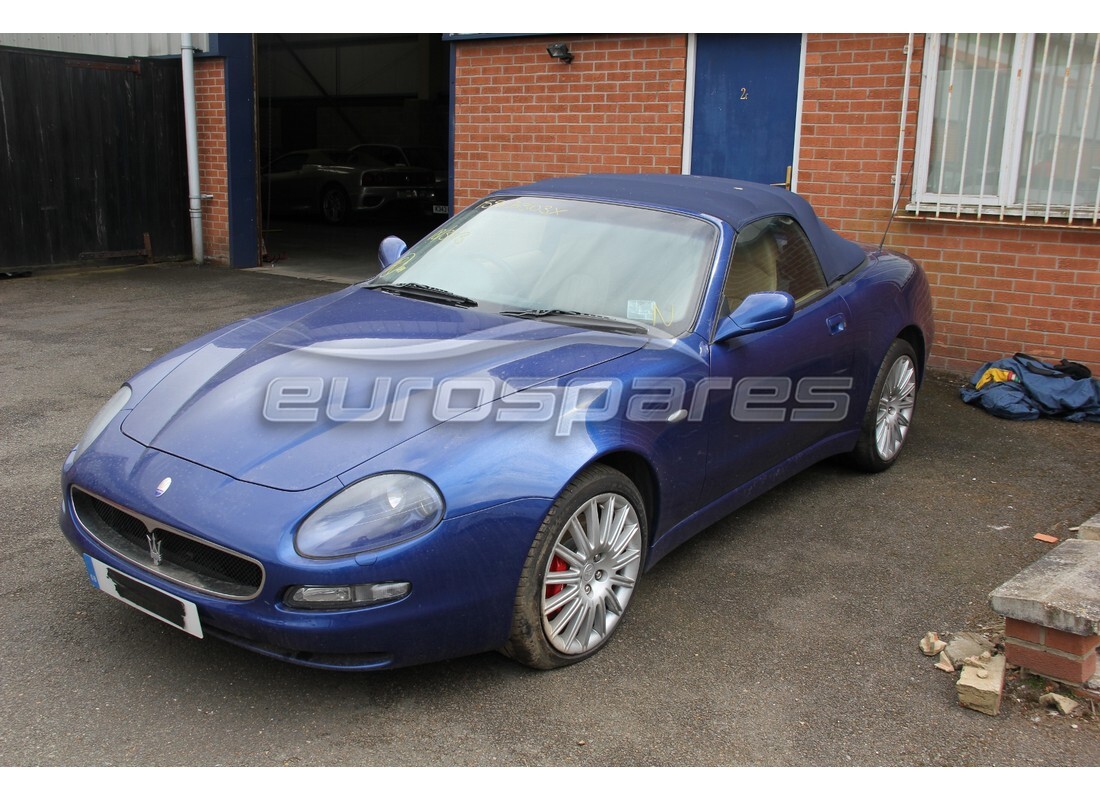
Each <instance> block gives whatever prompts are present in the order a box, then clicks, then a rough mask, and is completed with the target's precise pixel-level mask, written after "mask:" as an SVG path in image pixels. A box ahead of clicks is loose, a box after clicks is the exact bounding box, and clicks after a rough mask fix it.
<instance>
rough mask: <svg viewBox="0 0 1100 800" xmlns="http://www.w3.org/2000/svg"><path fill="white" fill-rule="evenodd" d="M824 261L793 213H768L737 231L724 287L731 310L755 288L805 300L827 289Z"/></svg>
mask: <svg viewBox="0 0 1100 800" xmlns="http://www.w3.org/2000/svg"><path fill="white" fill-rule="evenodd" d="M824 289H825V279H824V277H823V276H822V274H821V265H820V264H819V263H818V260H817V255H816V254H815V253H814V250H813V247H811V246H810V240H809V239H807V238H806V233H805V232H804V231H803V230H802V226H800V225H799V224H798V223H797V222H795V221H794V220H793V219H792V218H791V217H786V216H783V217H767V218H765V219H761V220H757V221H756V222H753V223H751V224H749V225H746V226H745V227H744V228H742V229H741V230H740V231H739V232H738V233H737V239H736V240H735V241H734V245H733V255H732V256H731V257H730V265H729V270H728V271H727V273H726V283H725V286H724V287H723V290H722V296H723V299H724V303H723V306H722V313H723V314H729V313H731V312H733V311H734V310H735V309H736V308H737V306H739V305H741V301H742V300H744V299H745V298H746V297H748V296H749V295H750V294H754V293H756V292H774V291H783V292H789V293H790V294H791V295H792V296H793V297H794V299H795V303H796V304H799V305H801V304H803V303H806V302H808V301H809V300H811V299H812V298H813V297H815V296H816V295H818V294H819V293H821V292H822V291H824Z"/></svg>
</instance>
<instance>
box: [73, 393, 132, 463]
mask: <svg viewBox="0 0 1100 800" xmlns="http://www.w3.org/2000/svg"><path fill="white" fill-rule="evenodd" d="M131 394H133V392H131V391H130V387H129V386H123V387H122V388H121V389H119V390H118V391H117V392H115V396H114V397H112V398H111V399H110V400H108V401H107V403H106V404H105V405H104V406H103V408H101V409H99V413H98V414H96V415H95V416H94V417H92V422H91V424H90V425H88V430H86V431H85V432H84V436H82V437H81V439H80V441H79V442H78V443H77V445H76V449H75V450H74V451H73V460H74V461H75V460H76V459H78V458H80V454H81V453H83V452H84V451H85V450H87V449H88V445H90V444H91V443H92V442H94V441H95V440H96V439H97V438H98V437H99V434H101V433H103V430H104V429H105V428H106V427H107V426H108V425H110V424H111V420H113V419H114V418H115V417H116V416H117V415H118V412H120V411H122V409H124V408H125V407H126V404H127V403H128V402H130V395H131Z"/></svg>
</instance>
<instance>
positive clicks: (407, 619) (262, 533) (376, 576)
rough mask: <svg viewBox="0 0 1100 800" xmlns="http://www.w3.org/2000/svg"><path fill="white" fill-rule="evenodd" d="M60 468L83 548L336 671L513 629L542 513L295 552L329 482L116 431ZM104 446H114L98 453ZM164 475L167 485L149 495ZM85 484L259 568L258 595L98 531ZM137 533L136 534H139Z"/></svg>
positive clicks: (206, 629)
mask: <svg viewBox="0 0 1100 800" xmlns="http://www.w3.org/2000/svg"><path fill="white" fill-rule="evenodd" d="M110 438H111V441H110V446H109V447H108V448H102V447H97V448H94V449H93V450H92V451H89V452H88V453H85V454H84V455H83V456H82V457H81V459H80V460H79V461H78V462H77V463H75V464H72V463H66V468H65V470H64V472H63V475H62V490H63V495H62V496H63V498H64V499H63V502H62V508H61V515H60V525H61V529H62V532H63V533H64V535H65V537H66V538H67V539H68V540H69V542H70V543H71V544H72V545H73V547H74V548H75V549H76V550H77V551H78V552H80V553H82V554H85V555H87V556H90V557H91V558H93V559H95V560H96V561H99V562H101V563H102V564H104V565H106V566H107V567H109V568H110V569H112V570H116V571H117V572H119V573H122V575H123V576H129V577H131V578H135V579H137V580H138V581H141V582H142V583H144V584H148V585H149V586H152V587H154V588H155V589H159V590H160V591H163V592H167V593H169V594H170V595H172V596H174V597H176V598H179V599H181V600H183V601H186V603H193V604H194V605H195V607H196V608H197V613H198V620H199V624H200V625H201V630H202V633H203V634H204V635H211V636H215V637H218V638H222V639H225V640H228V641H230V642H232V643H234V644H237V645H239V646H242V647H245V648H247V649H250V650H253V651H256V652H260V653H263V654H266V655H269V656H272V657H275V658H279V659H282V660H285V661H291V662H295V663H299V664H306V665H309V666H315V667H325V668H329V669H341V670H368V669H381V668H386V667H396V666H403V665H410V664H417V663H424V662H429V661H437V660H441V659H445V658H452V657H457V656H461V655H468V654H472V653H478V652H484V651H486V650H492V649H496V648H499V647H500V646H502V645H503V644H504V643H505V642H506V641H507V638H508V633H509V629H510V625H511V618H512V605H513V601H514V597H515V588H516V583H517V581H518V578H519V573H520V570H521V569H522V566H523V561H524V559H525V558H526V555H527V551H528V549H529V547H530V544H531V541H532V538H533V536H534V533H535V531H536V530H537V529H538V525H539V523H540V522H541V520H542V518H543V516H544V514H545V513H546V510H547V501H546V500H541V499H528V500H516V501H513V502H509V503H504V504H501V505H497V506H493V507H490V508H486V509H482V510H480V511H476V512H471V513H469V514H465V515H460V516H456V517H446V518H444V520H443V521H442V522H441V523H440V524H439V525H438V526H437V527H436V528H435V529H434V530H433V531H432V532H431V533H429V534H426V535H425V536H422V537H420V538H419V539H415V540H413V541H410V542H406V543H404V544H401V545H398V546H395V547H393V548H389V549H386V550H380V551H377V552H374V553H365V554H360V555H358V556H355V557H347V558H339V559H329V560H318V559H306V558H303V557H301V556H299V555H298V554H297V553H296V552H295V550H294V546H293V532H294V529H295V528H296V527H297V524H298V523H299V521H300V520H301V519H303V518H304V517H305V516H306V515H308V514H309V512H310V511H312V509H313V508H314V507H315V506H316V505H317V504H318V503H320V502H323V500H324V499H326V498H327V497H328V496H330V495H331V494H332V493H333V492H334V491H335V490H336V488H338V484H337V486H330V485H328V484H327V483H326V484H323V485H322V486H320V487H316V488H315V489H311V490H307V491H304V492H284V491H279V490H275V489H270V488H265V487H261V486H257V485H255V484H247V483H243V482H240V481H236V480H234V479H232V478H229V477H227V476H225V475H222V474H220V473H216V472H213V471H211V470H208V469H205V468H203V467H200V466H197V465H195V464H192V463H190V462H186V461H183V460H181V459H178V458H175V457H173V456H170V455H167V454H165V453H160V452H158V451H153V450H148V449H146V448H144V447H142V446H141V445H138V444H137V443H135V442H132V441H131V440H129V439H127V438H126V437H124V436H122V434H121V433H119V432H118V431H117V428H116V429H115V430H114V431H113V432H110ZM105 449H106V451H107V452H110V453H111V456H109V457H108V456H104V455H102V453H103V452H104V450H105ZM166 476H171V477H172V478H173V482H172V485H171V488H170V490H168V491H166V492H163V493H162V495H161V496H159V497H157V496H155V487H156V486H157V485H158V484H160V483H162V482H163V480H164V478H165V477H166ZM74 486H76V487H78V488H79V489H80V490H83V491H86V492H90V493H93V494H94V495H96V496H97V497H99V498H103V499H104V500H107V501H109V502H110V503H111V504H113V505H114V506H117V507H119V508H122V509H126V510H128V511H130V512H132V513H133V514H134V515H137V516H138V517H139V518H140V519H141V520H151V521H155V522H156V523H157V524H160V525H163V526H166V527H167V528H169V529H171V530H174V531H179V532H180V533H182V534H185V535H187V536H189V537H193V538H194V539H196V540H201V541H203V542H208V543H210V544H211V545H212V546H214V547H217V548H224V549H226V550H230V551H232V552H233V553H236V554H239V555H240V556H242V557H244V558H245V559H250V560H254V561H255V562H256V563H258V564H260V565H262V568H263V579H262V584H261V585H260V586H259V587H258V589H257V591H256V592H255V594H254V596H252V597H248V598H232V597H224V596H216V595H215V594H212V593H210V592H209V591H202V590H199V589H197V588H195V586H191V585H185V583H184V582H181V581H179V580H173V579H171V578H170V577H169V576H168V575H166V574H165V573H164V571H163V570H162V569H160V568H158V567H155V566H154V564H153V561H152V556H150V557H149V560H148V561H147V562H146V563H144V564H143V563H142V557H140V556H138V555H136V554H135V552H133V551H125V550H124V549H123V548H119V547H118V546H117V543H116V542H105V541H104V538H105V537H103V536H102V535H99V536H97V535H95V534H94V533H93V531H92V530H91V529H90V528H92V527H94V526H89V525H86V524H84V523H82V521H81V517H80V515H79V514H78V513H77V510H76V509H75V508H74V504H73V502H72V499H71V498H72V494H71V492H72V487H74ZM139 533H140V532H139ZM386 581H408V582H409V583H411V585H412V589H411V592H410V593H409V594H408V595H407V596H405V597H403V598H401V599H399V600H396V601H390V602H385V603H382V604H379V605H373V606H368V607H363V608H355V609H346V610H335V611H333V610H303V609H296V608H290V607H288V606H287V605H286V604H285V603H284V597H285V595H286V592H287V589H288V588H290V587H292V586H298V585H341V584H346V583H371V582H386Z"/></svg>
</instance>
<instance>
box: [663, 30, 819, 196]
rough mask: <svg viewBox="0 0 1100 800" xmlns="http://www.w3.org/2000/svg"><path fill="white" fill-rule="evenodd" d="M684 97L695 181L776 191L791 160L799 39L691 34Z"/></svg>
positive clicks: (687, 161)
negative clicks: (687, 95)
mask: <svg viewBox="0 0 1100 800" xmlns="http://www.w3.org/2000/svg"><path fill="white" fill-rule="evenodd" d="M694 39H695V47H694V64H693V65H689V69H693V75H692V77H693V79H694V86H693V90H692V91H691V101H692V108H691V110H690V112H689V114H688V119H687V120H686V122H687V123H688V125H689V126H690V152H689V153H688V154H687V156H686V158H685V167H686V171H688V172H690V173H692V174H695V175H716V176H719V177H726V178H740V179H742V180H748V181H755V182H757V183H773V184H781V183H784V182H785V181H786V180H787V177H788V175H787V169H788V167H794V166H795V161H796V153H797V149H796V147H797V132H798V130H797V129H798V113H799V108H800V102H799V101H800V96H801V76H802V60H803V46H802V40H803V37H802V35H801V34H771V33H768V34H734V33H722V34H698V35H697V36H696V37H694Z"/></svg>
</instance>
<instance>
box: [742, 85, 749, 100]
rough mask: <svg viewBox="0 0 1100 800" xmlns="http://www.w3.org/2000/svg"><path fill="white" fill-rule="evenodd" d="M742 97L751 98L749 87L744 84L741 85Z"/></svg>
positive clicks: (744, 98) (743, 98)
mask: <svg viewBox="0 0 1100 800" xmlns="http://www.w3.org/2000/svg"><path fill="white" fill-rule="evenodd" d="M741 99H742V100H748V99H749V87H747V86H742V87H741Z"/></svg>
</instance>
